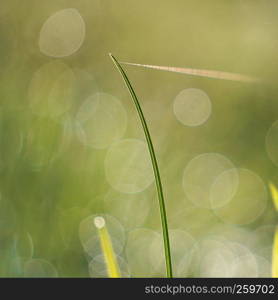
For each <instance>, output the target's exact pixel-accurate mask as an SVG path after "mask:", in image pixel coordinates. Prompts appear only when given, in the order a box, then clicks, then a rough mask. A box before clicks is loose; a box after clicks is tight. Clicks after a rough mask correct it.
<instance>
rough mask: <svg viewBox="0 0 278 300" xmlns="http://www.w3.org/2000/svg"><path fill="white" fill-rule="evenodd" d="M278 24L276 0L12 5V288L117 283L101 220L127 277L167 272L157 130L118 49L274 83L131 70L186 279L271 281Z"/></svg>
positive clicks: (4, 247) (3, 118)
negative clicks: (133, 95)
mask: <svg viewBox="0 0 278 300" xmlns="http://www.w3.org/2000/svg"><path fill="white" fill-rule="evenodd" d="M277 16H278V2H277V1H275V0H233V1H230V0H210V1H201V0H180V1H178V0H172V1H161V0H160V1H158V0H154V1H145V0H141V1H126V0H118V1H111V0H107V1H101V0H90V1H89V0H80V1H70V0H67V1H66V0H63V1H62V0H60V1H59V0H55V1H54V0H49V1H45V2H43V1H35V0H27V1H20V0H10V1H7V0H2V1H1V3H0V99H1V106H0V194H1V199H0V276H2V277H21V276H25V277H47V276H59V277H89V276H91V277H105V276H106V275H107V274H106V270H105V264H104V261H103V257H102V252H101V248H100V246H99V242H98V233H97V229H96V228H94V226H91V227H88V228H89V229H86V230H89V233H88V232H87V231H86V234H85V233H84V232H83V231H84V230H85V229H83V227H84V226H85V225H86V224H87V223H86V222H88V220H89V221H90V220H92V218H94V216H96V215H99V214H101V215H104V218H105V220H106V224H107V228H108V230H109V233H110V235H111V239H112V242H113V246H114V250H115V252H116V253H117V255H118V256H119V258H118V260H119V264H120V267H121V269H122V274H123V276H131V277H138V276H139V277H142V276H143V277H153V276H164V274H165V270H164V263H163V248H162V242H161V225H160V218H159V208H158V201H157V196H156V189H155V185H154V182H153V174H152V169H151V165H150V161H149V156H148V152H147V149H146V145H145V144H144V141H145V139H144V134H143V131H142V129H141V125H140V122H139V119H138V117H137V114H136V111H135V109H134V107H133V104H132V101H131V99H130V98H129V94H128V92H127V90H126V88H125V86H124V84H123V81H122V79H121V77H120V75H119V73H118V72H117V70H116V69H115V67H114V65H113V63H112V61H111V60H110V58H109V56H108V53H110V52H111V53H113V55H115V57H116V58H117V59H119V60H120V61H128V62H135V63H141V64H152V65H162V66H175V67H189V68H196V69H209V70H219V71H226V72H234V73H240V74H247V75H249V76H254V77H257V78H259V79H260V82H258V83H244V82H233V81H225V80H221V79H210V78H205V77H202V78H201V77H200V78H199V77H196V76H189V75H183V74H176V73H171V72H164V71H157V70H150V69H146V68H139V67H134V66H124V68H125V70H126V71H127V74H128V76H129V79H130V80H131V82H132V84H133V86H134V88H135V90H136V92H137V95H138V97H139V99H140V101H141V103H142V108H143V111H144V113H145V116H146V119H147V122H148V124H149V127H150V131H151V135H152V138H153V142H154V146H155V149H156V153H157V157H158V162H159V166H160V170H161V177H162V183H163V186H164V192H165V198H166V206H167V212H168V221H169V228H170V236H171V242H172V252H173V265H174V276H179V277H188V276H191V277H192V276H193V277H246V276H247V277H253V276H254V277H262V276H265V277H269V276H270V275H271V272H270V269H271V247H272V242H273V241H272V239H273V233H274V229H275V226H276V223H277V215H276V212H275V210H274V207H273V204H272V201H271V197H270V195H269V192H268V183H269V182H270V181H271V182H273V183H274V184H278V172H277V171H278V169H277V167H278V123H277V122H276V120H278V101H277V96H278V89H277V87H276V78H277V75H278V71H277V70H278V68H277V67H278V55H277V47H278V18H277ZM189 89H191V90H189ZM190 91H191V92H190ZM190 93H191V94H190ZM192 93H193V94H192ZM188 95H189V96H188ZM190 95H191V96H190ZM192 97H193V98H192ZM190 99H191V100H192V99H195V100H196V101H195V102H194V101H193V102H190ZM188 101H189V102H190V103H189V102H188ZM187 103H189V104H188V105H187ZM196 103H197V104H196ZM198 103H199V104H198ZM188 120H191V121H192V122H193V123H192V122H191V123H190V121H188ZM188 122H189V123H190V124H189V123H188ZM194 122H195V123H194ZM275 122H276V123H275ZM82 224H83V225H84V224H85V225H84V226H83V225H82ZM85 227H86V226H85ZM84 234H85V238H83V237H84V236H83V235H84Z"/></svg>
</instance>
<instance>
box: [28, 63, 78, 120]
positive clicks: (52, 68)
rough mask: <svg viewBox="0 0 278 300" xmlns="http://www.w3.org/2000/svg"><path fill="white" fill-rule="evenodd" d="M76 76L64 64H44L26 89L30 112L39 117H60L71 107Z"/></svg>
mask: <svg viewBox="0 0 278 300" xmlns="http://www.w3.org/2000/svg"><path fill="white" fill-rule="evenodd" d="M75 85H76V76H75V74H74V72H73V70H72V69H71V68H70V67H68V66H67V65H66V64H64V63H62V62H59V61H53V62H50V63H46V64H44V65H43V66H42V67H40V68H39V69H38V70H37V71H36V72H35V73H34V75H33V77H32V79H31V81H30V84H29V89H28V98H29V103H30V108H31V111H32V112H33V113H34V114H37V115H40V116H51V117H54V118H57V117H60V116H62V115H63V114H65V113H66V112H68V111H69V109H70V108H71V107H72V104H73V101H74V94H75Z"/></svg>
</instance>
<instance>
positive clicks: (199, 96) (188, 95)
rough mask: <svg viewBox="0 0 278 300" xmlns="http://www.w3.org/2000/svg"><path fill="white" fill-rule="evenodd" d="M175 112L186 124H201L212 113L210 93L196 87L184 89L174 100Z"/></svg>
mask: <svg viewBox="0 0 278 300" xmlns="http://www.w3.org/2000/svg"><path fill="white" fill-rule="evenodd" d="M173 109H174V114H175V116H176V118H177V119H178V120H179V121H180V122H181V123H182V124H183V125H186V126H199V125H202V124H203V123H205V122H206V121H207V119H208V118H209V116H210V114H211V101H210V99H209V97H208V95H207V94H206V93H205V92H204V91H202V90H200V89H195V88H190V89H185V90H182V91H181V92H180V93H179V94H178V95H177V96H176V98H175V100H174V107H173Z"/></svg>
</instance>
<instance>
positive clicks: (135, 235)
mask: <svg viewBox="0 0 278 300" xmlns="http://www.w3.org/2000/svg"><path fill="white" fill-rule="evenodd" d="M157 238H158V239H159V234H158V233H157V232H155V231H153V230H150V229H147V228H138V229H134V230H132V231H130V232H129V233H128V238H127V243H126V247H125V253H126V258H127V263H128V265H129V268H130V272H131V276H132V277H146V276H147V277H149V276H153V275H154V274H155V273H156V271H157V270H155V269H154V267H153V263H152V261H153V260H154V259H155V255H156V253H153V252H151V251H150V247H151V244H152V242H153V241H154V240H156V239H157ZM152 253H153V255H151V254H152Z"/></svg>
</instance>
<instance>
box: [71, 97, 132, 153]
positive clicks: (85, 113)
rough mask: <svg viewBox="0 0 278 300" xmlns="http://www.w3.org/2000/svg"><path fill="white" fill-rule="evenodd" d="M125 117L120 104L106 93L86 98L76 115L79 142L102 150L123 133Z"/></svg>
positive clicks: (125, 124)
mask: <svg viewBox="0 0 278 300" xmlns="http://www.w3.org/2000/svg"><path fill="white" fill-rule="evenodd" d="M126 126H127V115H126V111H125V108H124V107H123V105H122V103H121V102H120V101H119V100H118V99H117V98H116V97H114V96H112V95H109V94H107V93H96V94H93V95H91V96H90V97H88V98H87V99H86V100H85V102H84V103H83V104H82V105H81V107H80V109H79V111H78V113H77V115H76V128H77V133H78V138H79V140H80V141H81V142H82V143H83V144H84V145H86V146H90V147H92V148H96V149H104V148H107V147H108V146H110V144H112V143H113V142H115V141H117V140H119V139H120V138H121V137H122V136H123V135H124V133H125V130H126Z"/></svg>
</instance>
